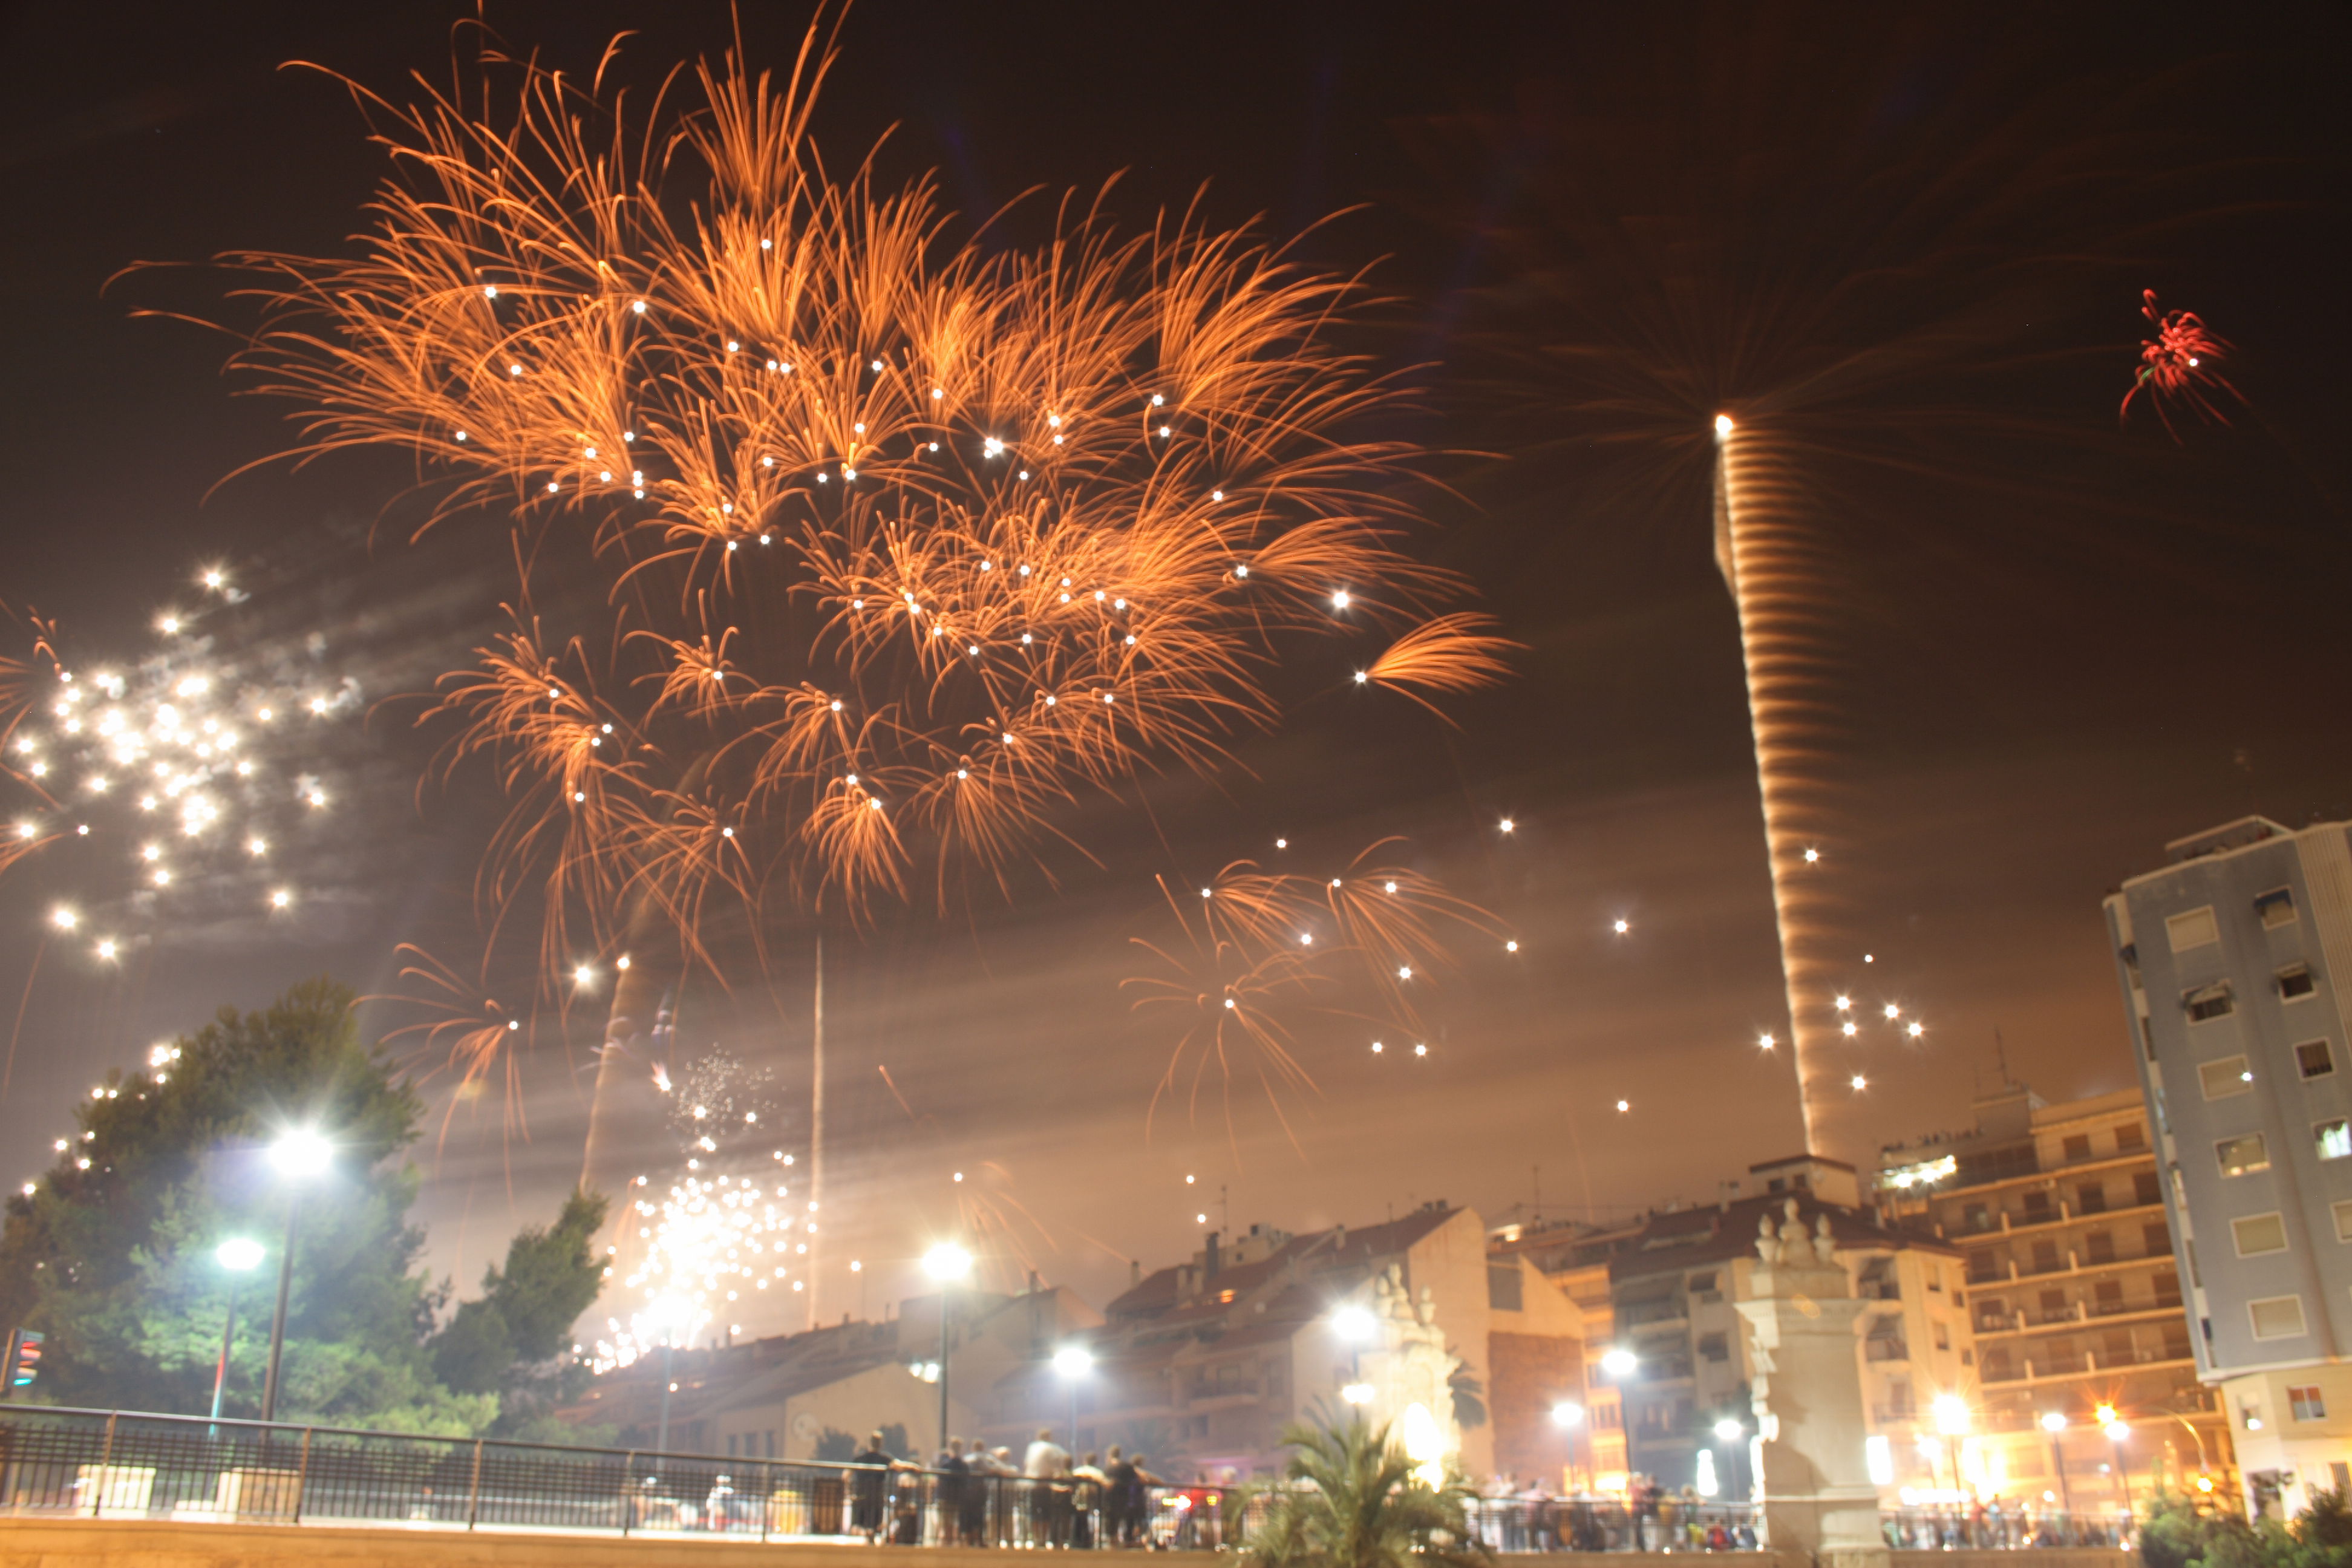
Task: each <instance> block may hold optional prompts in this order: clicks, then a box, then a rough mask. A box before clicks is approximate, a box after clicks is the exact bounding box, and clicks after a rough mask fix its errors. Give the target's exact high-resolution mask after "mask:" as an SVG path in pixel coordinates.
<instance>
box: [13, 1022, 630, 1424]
mask: <svg viewBox="0 0 2352 1568" xmlns="http://www.w3.org/2000/svg"><path fill="white" fill-rule="evenodd" d="M421 1111H422V1103H421V1101H420V1100H418V1098H417V1096H416V1093H415V1090H414V1089H412V1088H411V1087H410V1086H409V1085H408V1084H407V1083H406V1082H405V1081H404V1080H403V1079H398V1078H396V1077H395V1075H394V1070H393V1068H392V1064H391V1063H390V1061H389V1060H388V1059H387V1058H385V1056H384V1055H383V1052H382V1050H381V1049H380V1048H376V1047H370V1046H368V1045H366V1044H364V1043H363V1042H362V1039H361V1037H360V1035H359V1030H358V1027H357V1025H356V1022H355V1020H354V1019H353V1017H352V994H351V993H350V992H349V991H348V990H346V989H345V988H344V987H342V986H341V985H339V984H335V983H334V982H332V981H329V980H323V979H321V980H314V981H310V982H307V983H305V984H300V985H297V986H295V987H294V988H292V989H291V990H289V991H288V992H287V993H286V994H284V995H282V996H280V997H279V998H278V1000H277V1001H276V1002H274V1003H272V1004H271V1005H269V1006H268V1007H267V1008H264V1009H262V1010H261V1011H259V1012H255V1013H240V1012H238V1011H236V1009H235V1008H230V1007H224V1008H223V1009H222V1010H221V1011H220V1013H219V1015H218V1016H216V1017H215V1019H214V1020H213V1022H212V1023H210V1024H208V1025H206V1026H205V1027H204V1028H202V1029H200V1030H198V1031H196V1032H195V1033H194V1035H190V1036H187V1037H183V1038H181V1039H180V1040H178V1041H177V1042H175V1043H174V1045H173V1046H172V1047H166V1048H164V1049H163V1050H161V1051H159V1052H158V1053H157V1054H156V1057H155V1058H154V1059H153V1060H152V1062H151V1064H150V1066H149V1067H148V1068H146V1069H145V1070H143V1071H140V1072H135V1073H130V1074H125V1073H122V1072H120V1071H115V1072H111V1073H110V1074H109V1075H108V1077H107V1079H106V1081H105V1082H104V1083H102V1084H100V1085H99V1086H98V1087H97V1088H96V1089H94V1090H93V1091H92V1093H91V1095H90V1096H89V1098H88V1099H86V1100H80V1101H79V1102H78V1103H77V1106H76V1110H75V1113H74V1121H75V1131H74V1133H73V1135H71V1136H70V1137H68V1138H67V1139H66V1140H64V1142H65V1145H66V1147H65V1148H64V1150H63V1151H62V1152H60V1153H59V1155H58V1160H57V1163H55V1164H54V1165H53V1166H52V1167H51V1169H50V1170H49V1171H48V1173H47V1174H46V1175H45V1176H44V1177H43V1178H42V1179H41V1180H40V1181H39V1182H37V1183H36V1184H34V1188H33V1191H32V1192H31V1193H29V1194H20V1195H17V1196H14V1197H11V1198H10V1199H9V1200H8V1203H7V1208H6V1222H5V1229H0V1325H16V1324H23V1325H25V1326H26V1327H30V1328H35V1329H38V1330H40V1331H43V1332H44V1333H45V1334H47V1347H46V1348H47V1352H48V1353H47V1359H46V1361H45V1363H44V1365H43V1368H42V1382H41V1384H40V1385H38V1386H37V1388H36V1389H35V1390H34V1391H33V1392H34V1394H35V1396H36V1397H40V1398H45V1399H47V1400H49V1401H53V1402H55V1403H58V1404H68V1405H97V1406H104V1407H110V1408H111V1407H120V1408H128V1409H140V1410H160V1411H177V1412H184V1413H195V1412H201V1411H203V1410H204V1409H205V1408H206V1407H207V1405H209V1403H210V1399H211V1394H212V1381H213V1373H214V1368H215V1363H216V1360H217V1358H218V1356H219V1354H220V1347H221V1337H222V1326H223V1323H224V1321H225V1320H226V1317H227V1315H228V1312H229V1309H230V1306H231V1303H232V1298H233V1299H234V1304H235V1308H236V1332H235V1335H234V1338H233V1342H232V1344H231V1350H230V1357H229V1376H228V1382H227V1386H226V1399H225V1403H224V1411H225V1413H226V1414H230V1415H256V1414H258V1411H259V1407H260V1396H261V1384H262V1377H263V1373H264V1370H265V1367H266V1365H267V1362H268V1342H269V1321H270V1315H271V1307H272V1303H273V1299H274V1285H275V1281H276V1277H277V1271H278V1264H279V1260H280V1259H281V1258H282V1257H283V1252H282V1248H283V1247H284V1246H285V1242H286V1235H287V1227H288V1218H289V1204H291V1203H294V1202H296V1201H298V1200H299V1216H298V1221H297V1226H296V1242H295V1248H294V1269H293V1276H292V1286H291V1292H290V1296H289V1305H288V1315H287V1327H286V1344H285V1352H284V1361H283V1370H282V1377H283V1385H282V1387H281V1390H280V1393H279V1395H278V1415H279V1417H280V1418H281V1419H287V1420H299V1421H317V1422H321V1423H329V1424H333V1425H339V1426H371V1427H387V1428H393V1429H398V1430H406V1431H423V1432H440V1433H452V1434H456V1433H471V1432H478V1431H481V1430H484V1429H485V1428H487V1427H488V1426H490V1424H491V1423H492V1421H493V1420H494V1419H496V1418H497V1417H498V1416H499V1408H500V1400H499V1390H500V1389H501V1388H503V1387H504V1386H505V1385H506V1382H507V1379H508V1369H509V1368H510V1367H512V1365H513V1364H514V1362H515V1360H516V1358H517V1356H518V1355H520V1354H523V1353H526V1352H533V1351H539V1352H541V1353H540V1354H539V1356H538V1359H541V1360H545V1359H549V1358H550V1357H551V1356H552V1355H553V1354H554V1352H555V1350H556V1349H557V1348H558V1346H559V1343H560V1342H561V1339H562V1330H563V1328H565V1327H568V1326H569V1323H570V1317H571V1316H576V1315H577V1314H578V1311H579V1310H581V1309H582V1308H584V1306H585V1305H586V1302H587V1300H590V1299H593V1295H594V1284H595V1280H596V1278H597V1276H598V1274H599V1273H600V1272H601V1271H600V1270H593V1269H592V1270H589V1271H588V1279H586V1281H585V1286H586V1291H587V1293H586V1295H585V1296H583V1295H581V1290H582V1289H583V1281H582V1279H580V1278H579V1271H578V1270H577V1268H569V1269H567V1267H566V1265H567V1263H569V1262H570V1261H571V1260H572V1259H573V1258H575V1257H576V1256H577V1255H579V1254H582V1253H584V1251H585V1248H586V1240H585V1238H584V1237H580V1236H578V1235H577V1234H576V1232H577V1230H578V1226H579V1224H580V1222H581V1220H582V1218H583V1215H586V1214H587V1213H588V1212H590V1210H592V1209H593V1213H594V1215H597V1216H599V1217H601V1214H602V1205H601V1203H597V1202H593V1201H583V1203H582V1204H581V1205H575V1206H578V1207H580V1208H581V1212H580V1213H578V1214H575V1213H574V1211H573V1209H572V1208H567V1209H566V1211H565V1216H564V1219H562V1220H560V1221H559V1222H558V1224H557V1226H556V1227H555V1229H554V1230H552V1231H550V1232H546V1233H527V1235H526V1236H525V1237H519V1238H517V1250H516V1251H515V1252H513V1253H510V1255H509V1262H508V1268H507V1269H506V1270H505V1271H504V1273H503V1274H500V1273H499V1271H498V1270H493V1271H492V1273H493V1276H494V1277H495V1278H496V1279H498V1280H499V1291H498V1292H497V1294H498V1295H499V1298H500V1302H499V1308H498V1316H499V1334H498V1335H492V1336H485V1335H482V1334H480V1333H478V1330H479V1329H480V1328H481V1327H482V1325H481V1324H480V1323H479V1322H478V1321H475V1322H470V1323H468V1325H467V1335H468V1336H470V1339H471V1342H473V1343H475V1344H476V1346H477V1353H475V1354H473V1355H472V1356H470V1357H466V1356H459V1355H457V1354H455V1353H454V1352H449V1353H445V1352H444V1349H443V1345H442V1343H441V1342H442V1341H445V1340H447V1339H448V1338H449V1337H450V1331H445V1332H444V1333H443V1334H441V1335H440V1336H438V1338H436V1319H437V1317H438V1311H439V1309H440V1308H441V1307H442V1306H443V1305H444V1303H445V1302H446V1297H447V1291H446V1287H444V1288H442V1289H435V1288H434V1287H433V1285H432V1283H431V1281H430V1280H429V1279H427V1278H426V1277H425V1274H424V1273H423V1271H422V1270H421V1268H419V1267H418V1265H419V1261H420V1258H421V1256H422V1254H423V1252H424V1248H425V1233H424V1232H423V1230H422V1229H420V1228H418V1227H415V1226H411V1225H410V1224H409V1223H408V1222H407V1214H408V1210H409V1207H410V1205H411V1204H412V1203H413V1202H414V1201H415V1196H416V1192H417V1186H418V1182H419V1178H418V1174H417V1172H416V1170H415V1167H414V1166H413V1165H410V1164H408V1163H405V1162H404V1160H403V1158H402V1155H403V1152H404V1151H405V1150H406V1149H407V1147H408V1146H409V1145H410V1144H411V1143H412V1142H415V1138H416V1136H417V1124H418V1120H419V1116H420V1113H421ZM295 1127H310V1128H316V1129H318V1130H319V1131H321V1132H322V1133H323V1134H324V1135H325V1136H326V1137H327V1138H328V1139H329V1140H330V1141H331V1143H332V1144H333V1147H334V1152H335V1154H334V1162H333V1164H332V1167H331V1170H330V1171H328V1172H327V1173H325V1174H323V1175H320V1176H319V1177H316V1178H310V1179H306V1180H305V1181H303V1183H302V1184H301V1185H300V1186H299V1189H298V1188H296V1187H294V1186H292V1185H290V1184H289V1183H288V1182H286V1181H281V1180H279V1179H278V1177H277V1176H276V1174H275V1173H273V1171H272V1170H271V1168H270V1166H269V1163H268V1143H269V1142H270V1140H271V1139H272V1138H274V1137H275V1136H276V1135H278V1133H279V1132H281V1131H285V1130H287V1129H289V1128H295ZM567 1226H570V1228H568V1229H567ZM233 1236H234V1237H249V1238H251V1239H253V1240H255V1241H257V1242H260V1243H261V1244H262V1245H263V1246H264V1247H265V1248H266V1257H265V1258H264V1261H263V1263H262V1266H261V1267H260V1268H257V1269H255V1270H254V1271H253V1273H252V1274H251V1275H249V1276H247V1277H246V1278H244V1279H236V1278H234V1277H232V1276H231V1275H230V1274H229V1273H228V1272H227V1271H226V1269H224V1268H222V1267H221V1266H220V1264H219V1262H218V1261H217V1258H216V1257H215V1250H216V1248H217V1247H219V1245H220V1243H221V1242H222V1241H224V1240H226V1239H227V1238H228V1237H233ZM572 1301H577V1303H578V1305H576V1306H573V1307H572V1308H571V1310H570V1316H566V1317H564V1319H563V1321H562V1323H561V1324H557V1325H555V1326H554V1327H553V1328H551V1327H550V1324H551V1321H552V1320H553V1318H554V1317H555V1315H556V1314H558V1313H560V1312H562V1310H564V1306H565V1304H566V1303H567V1302H572ZM509 1309H511V1311H512V1317H511V1319H510V1320H509V1317H508V1315H507V1314H508V1312H509ZM465 1315H466V1314H465V1313H464V1312H463V1311H462V1310H461V1313H460V1316H461V1317H463V1316H465ZM480 1316H481V1314H479V1313H476V1314H474V1317H475V1318H476V1319H477V1320H478V1319H479V1318H480ZM512 1323H520V1325H521V1327H520V1330H518V1329H516V1328H514V1327H512V1326H510V1325H511V1324H512ZM456 1328H457V1324H456V1323H454V1322H453V1323H452V1325H451V1331H455V1330H456ZM485 1339H488V1341H489V1343H488V1345H487V1346H483V1345H482V1344H481V1342H482V1341H483V1340H485ZM541 1347H544V1350H543V1351H542V1350H541ZM500 1356H503V1357H504V1362H503V1363H502V1364H497V1363H499V1357H500ZM445 1360H446V1361H447V1362H449V1363H452V1364H462V1365H464V1366H465V1368H466V1370H467V1373H468V1375H467V1379H466V1381H465V1382H464V1383H463V1384H453V1383H452V1382H450V1381H449V1380H448V1379H447V1377H446V1375H445V1374H442V1373H440V1372H439V1371H438V1369H437V1366H436V1363H441V1362H443V1361H445Z"/></svg>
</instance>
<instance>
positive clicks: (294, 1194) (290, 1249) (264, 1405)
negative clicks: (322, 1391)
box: [261, 1127, 335, 1425]
mask: <svg viewBox="0 0 2352 1568" xmlns="http://www.w3.org/2000/svg"><path fill="white" fill-rule="evenodd" d="M269 1163H271V1164H272V1165H274V1166H276V1167H277V1170H278V1174H279V1175H280V1176H282V1177H286V1178H288V1179H289V1180H291V1181H293V1182H294V1183H296V1184H297V1185H295V1186H294V1187H293V1189H292V1190H291V1191H290V1192H289V1194H287V1198H286V1248H285V1250H284V1251H283V1252H281V1253H279V1254H278V1310H277V1311H276V1312H275V1313H274V1314H272V1315H271V1317H270V1320H269V1372H268V1375H267V1376H266V1377H264V1378H263V1380H262V1384H261V1419H262V1421H263V1423H264V1424H265V1425H266V1424H267V1423H268V1422H272V1421H275V1420H277V1419H278V1362H279V1360H280V1359H281V1358H282V1357H283V1356H284V1355H285V1353H286V1295H287V1292H288V1291H289V1290H290V1289H293V1286H294V1226H295V1224H296V1222H297V1221H298V1220H299V1218H300V1217H301V1214H302V1188H301V1186H300V1185H299V1184H300V1183H302V1182H305V1181H310V1180H313V1179H315V1178H317V1177H319V1176H321V1175H324V1174H325V1173H327V1171H328V1170H329V1169H330V1168H331V1166H332V1165H333V1164H334V1163H335V1146H334V1145H333V1144H331V1143H330V1142H327V1140H326V1139H325V1138H324V1137H322V1136H321V1135H320V1132H319V1131H318V1129H316V1128H314V1127H297V1128H293V1129H291V1130H289V1131H285V1132H281V1133H279V1134H278V1140H277V1142H273V1143H272V1144H270V1145H269Z"/></svg>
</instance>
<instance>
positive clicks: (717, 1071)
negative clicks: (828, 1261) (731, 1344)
mask: <svg viewBox="0 0 2352 1568" xmlns="http://www.w3.org/2000/svg"><path fill="white" fill-rule="evenodd" d="M659 1082H660V1088H661V1092H662V1093H663V1094H665V1095H667V1097H668V1100H669V1103H668V1107H667V1116H666V1121H667V1124H668V1127H669V1130H670V1132H671V1135H672V1136H673V1138H674V1139H675V1140H676V1142H677V1163H678V1167H679V1169H678V1170H677V1173H676V1174H675V1175H674V1176H672V1177H671V1178H670V1179H668V1180H667V1183H666V1184H663V1185H660V1186H656V1183H655V1178H654V1177H653V1176H651V1175H650V1174H644V1175H639V1176H637V1177H635V1179H634V1180H632V1181H631V1182H630V1183H629V1184H628V1187H627V1189H626V1194H625V1208H624V1210H623V1215H622V1224H621V1226H619V1237H618V1239H616V1240H615V1241H614V1242H613V1243H612V1244H609V1245H608V1246H607V1247H606V1248H605V1255H606V1257H607V1258H610V1259H612V1260H613V1261H612V1263H611V1264H610V1265H609V1266H608V1272H614V1273H620V1274H621V1276H622V1278H621V1286H622V1289H623V1290H624V1291H625V1293H627V1294H628V1296H629V1297H630V1299H631V1300H630V1304H629V1305H628V1306H627V1307H626V1308H625V1309H624V1310H625V1314H626V1315H625V1316H624V1315H622V1314H621V1313H615V1314H614V1315H613V1316H610V1317H608V1318H607V1319H606V1320H605V1332H604V1335H603V1336H602V1337H600V1338H599V1339H598V1340H597V1342H596V1343H595V1346H594V1348H593V1355H592V1362H593V1364H594V1365H595V1366H596V1368H597V1369H598V1370H599V1371H606V1370H610V1369H611V1368H613V1367H616V1366H626V1365H628V1364H629V1363H632V1362H634V1361H635V1360H636V1359H637V1358H638V1357H639V1356H641V1355H643V1354H645V1353H646V1352H647V1351H649V1350H652V1349H656V1348H658V1347H659V1346H660V1345H662V1344H664V1343H674V1342H678V1341H680V1340H684V1341H688V1342H690V1341H691V1340H692V1338H693V1336H694V1335H695V1334H696V1333H698V1332H699V1331H701V1330H702V1329H703V1328H705V1327H707V1326H708V1325H709V1324H710V1323H712V1322H714V1321H718V1319H719V1316H720V1314H721V1313H722V1311H724V1310H729V1309H736V1310H740V1307H741V1305H742V1304H743V1303H744V1301H745V1300H747V1298H748V1299H749V1300H758V1299H759V1298H760V1297H761V1295H762V1293H765V1292H769V1291H777V1292H780V1293H786V1287H789V1292H797V1293H802V1294H805V1292H806V1289H807V1285H808V1279H809V1266H808V1264H807V1263H806V1259H807V1258H809V1257H810V1255H811V1253H812V1250H813V1238H814V1237H815V1235H816V1231H817V1220H816V1212H815V1211H816V1205H815V1203H814V1200H812V1199H810V1198H809V1197H807V1196H806V1195H805V1194H803V1195H800V1196H797V1197H796V1196H795V1194H794V1189H793V1185H792V1184H791V1176H792V1173H793V1165H794V1160H793V1155H791V1154H789V1153H787V1152H785V1151H784V1150H782V1149H780V1148H775V1147H774V1146H773V1144H774V1141H775V1136H776V1131H777V1126H776V1111H775V1109H774V1099H775V1095H774V1089H775V1084H774V1079H773V1075H772V1074H770V1073H769V1072H768V1071H766V1069H764V1068H753V1067H750V1066H747V1065H746V1064H745V1063H743V1062H742V1061H740V1060H739V1059H738V1058H735V1057H734V1056H732V1055H730V1053H728V1052H726V1051H723V1050H719V1049H716V1048H714V1049H712V1050H709V1051H707V1052H705V1053H704V1054H703V1055H701V1056H699V1057H698V1058H694V1059H693V1060H691V1061H689V1062H686V1063H684V1064H682V1065H681V1066H680V1067H679V1068H678V1069H677V1075H676V1077H675V1079H673V1078H671V1076H670V1075H669V1074H668V1073H667V1071H664V1072H663V1073H662V1074H661V1077H660V1079H659ZM731 1315H732V1314H731V1313H730V1316H731Z"/></svg>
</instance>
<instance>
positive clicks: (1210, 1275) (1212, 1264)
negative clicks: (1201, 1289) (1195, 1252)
mask: <svg viewBox="0 0 2352 1568" xmlns="http://www.w3.org/2000/svg"><path fill="white" fill-rule="evenodd" d="M1219 1251H1220V1248H1219V1247H1218V1243H1217V1233H1216V1232H1215V1231H1211V1232H1210V1233H1209V1250H1208V1255H1207V1258H1206V1261H1205V1263H1204V1264H1203V1266H1202V1274H1201V1277H1202V1279H1215V1278H1216V1277H1217V1270H1218V1269H1219V1268H1223V1266H1224V1259H1223V1258H1221V1257H1220V1256H1218V1254H1219Z"/></svg>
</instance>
